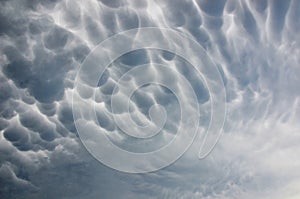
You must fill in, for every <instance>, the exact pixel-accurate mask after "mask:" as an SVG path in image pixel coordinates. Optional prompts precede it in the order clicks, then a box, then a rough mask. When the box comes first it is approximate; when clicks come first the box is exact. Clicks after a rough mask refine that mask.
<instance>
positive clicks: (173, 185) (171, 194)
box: [0, 0, 300, 199]
mask: <svg viewBox="0 0 300 199" xmlns="http://www.w3.org/2000/svg"><path fill="white" fill-rule="evenodd" d="M299 9H300V2H299V1H298V0H288V1H276V0H270V1H258V0H251V1H250V0H249V1H234V0H227V1H226V0H222V1H216V0H212V1H206V0H194V1H181V0H175V1H174V0H166V1H158V0H157V1H140V0H128V1H122V0H98V1H96V0H91V1H71V0H62V1H53V0H48V1H41V2H39V1H36V0H26V1H22V0H11V1H7V0H4V1H1V2H0V50H1V54H0V65H1V71H0V131H1V133H0V198H7V199H9V198H205V199H218V198H222V199H224V198H245V199H247V198H272V199H274V198H275V199H277V198H278V199H279V198H280V199H282V198H284V199H294V198H299V197H300V193H299V186H300V176H299V172H297V171H298V170H299V168H300V160H299V158H298V156H299V153H300V146H299V141H300V134H299V133H300V132H299V130H300V126H299V124H300V122H299V118H300V98H299V96H300V89H299V85H300V78H299V75H300V67H299V66H300V57H299V54H300V36H299V34H298V33H299V31H300V21H299V20H298V19H299V18H300V13H299ZM140 27H162V28H172V29H175V30H177V31H180V32H182V33H184V34H186V35H188V36H190V37H191V38H193V39H194V40H195V41H197V42H198V43H199V44H200V45H201V46H202V47H203V48H204V49H205V50H206V52H207V54H208V55H209V56H210V57H211V58H212V59H213V61H214V63H215V64H216V65H217V67H218V69H219V71H220V74H221V75H222V79H223V82H224V85H225V88H226V96H227V99H226V106H227V117H226V121H225V125H224V133H223V135H222V137H221V139H220V141H219V143H218V144H217V146H216V148H215V149H214V151H213V152H212V153H211V154H210V155H209V156H208V157H207V158H206V159H204V160H198V158H197V155H198V150H199V146H198V145H197V143H196V144H195V145H192V147H191V148H190V149H189V150H188V151H187V153H186V154H185V155H184V156H183V157H182V158H180V159H179V160H178V161H177V162H175V163H174V164H172V165H171V166H169V167H167V168H165V169H163V170H160V171H158V172H154V173H148V174H142V175H137V174H131V175H130V174H125V173H121V172H117V171H114V170H111V169H109V168H107V167H105V166H103V165H102V164H100V163H98V162H97V161H96V160H95V159H93V157H91V156H90V154H89V153H88V152H87V151H86V150H85V149H84V146H83V145H82V143H81V142H80V140H79V138H78V134H77V132H76V128H75V125H74V121H73V113H72V104H71V102H72V94H73V92H74V81H75V77H76V72H77V71H78V69H79V67H80V65H81V63H82V61H83V60H84V58H85V57H86V56H87V55H88V54H89V52H91V50H92V49H94V47H96V46H97V45H98V44H99V43H100V42H101V41H103V40H104V39H106V38H108V37H110V36H112V35H114V34H116V33H118V32H121V31H124V30H129V29H133V28H140ZM157 61H160V62H164V63H168V64H169V65H170V66H172V67H173V69H175V70H176V71H177V72H179V73H180V74H182V75H184V76H185V77H186V78H187V79H188V81H189V82H190V83H191V85H192V87H193V89H194V90H195V91H196V95H197V100H198V103H199V104H200V105H203V106H205V105H206V104H207V103H208V102H209V101H210V97H209V92H208V90H207V88H206V87H205V85H204V83H203V81H202V79H201V77H200V76H198V75H196V73H195V71H194V70H193V69H192V67H190V66H189V64H188V63H186V62H184V60H183V59H182V58H180V57H178V56H176V55H174V54H172V53H170V52H166V51H163V50H151V49H146V50H137V51H133V52H131V53H128V54H125V55H123V56H121V57H120V58H118V59H116V60H115V61H114V62H113V63H112V65H111V66H110V67H109V68H108V70H106V71H105V73H104V75H103V77H102V78H101V79H100V80H99V83H98V85H97V88H89V87H83V88H82V90H81V92H80V93H79V95H80V96H81V97H84V98H87V99H88V98H89V99H88V100H90V101H91V100H95V101H96V102H95V103H96V104H97V107H99V111H98V112H96V115H97V119H98V122H99V126H100V128H101V129H102V131H103V132H104V133H106V134H107V135H108V136H109V137H110V138H111V139H112V140H113V141H114V142H115V143H116V144H118V145H119V146H122V147H124V148H126V149H128V150H135V149H136V148H134V147H135V146H133V145H132V140H130V139H129V138H128V137H126V136H124V135H123V134H120V132H119V129H118V128H117V126H116V124H115V123H114V121H113V118H112V115H109V114H108V115H107V114H104V113H103V111H102V110H104V109H105V110H107V111H110V112H111V107H110V96H111V95H112V94H113V88H114V86H115V85H116V84H117V80H118V79H119V78H120V77H121V76H122V74H124V73H126V72H127V71H129V70H130V69H132V68H134V67H135V66H137V65H141V64H147V63H150V64H151V63H157ZM149 74H150V75H153V76H154V77H156V78H163V77H164V75H163V74H158V73H157V71H155V70H153V71H150V72H149ZM132 78H133V79H134V77H132ZM138 78H139V77H136V79H135V80H136V81H137V80H138ZM140 78H141V77H140ZM169 81H176V79H175V80H173V79H170V80H169ZM180 88H182V87H180V86H178V89H180ZM93 89H97V94H98V95H97V96H96V98H95V99H92V98H91V95H90V91H91V90H93ZM131 100H132V106H133V108H134V117H133V120H135V121H136V122H137V123H139V122H140V123H141V124H143V122H145V121H146V122H148V120H150V118H149V116H148V115H147V114H148V111H149V108H150V107H151V104H153V103H158V104H161V105H164V106H165V107H167V108H166V110H167V111H168V115H169V116H171V117H170V118H169V120H167V123H166V126H165V127H166V129H164V132H163V133H164V134H163V136H161V137H159V139H158V140H152V141H150V142H147V143H146V142H145V143H144V142H141V143H139V145H138V147H140V148H141V150H145V151H148V150H153V149H155V148H156V147H161V146H163V145H164V144H165V141H166V140H164V139H168V138H169V136H174V135H173V134H172V132H174V131H176V130H177V127H178V120H180V117H179V115H178V111H179V110H178V109H179V108H178V106H179V103H178V101H176V99H175V96H174V94H172V93H171V92H170V91H169V90H168V89H166V88H163V87H161V86H157V85H156V86H155V85H147V86H144V87H142V88H141V89H139V90H138V92H136V93H134V95H133V97H132V99H131ZM90 101H89V102H90ZM187 102H188V100H187ZM91 103H92V102H91ZM93 103H94V102H93ZM204 115H205V114H204ZM205 116H207V118H209V117H208V116H209V113H208V115H205ZM207 118H206V117H204V118H201V119H203V121H200V123H201V122H202V123H201V124H200V126H201V125H207ZM109 155H111V156H112V157H113V155H114V154H109Z"/></svg>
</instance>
